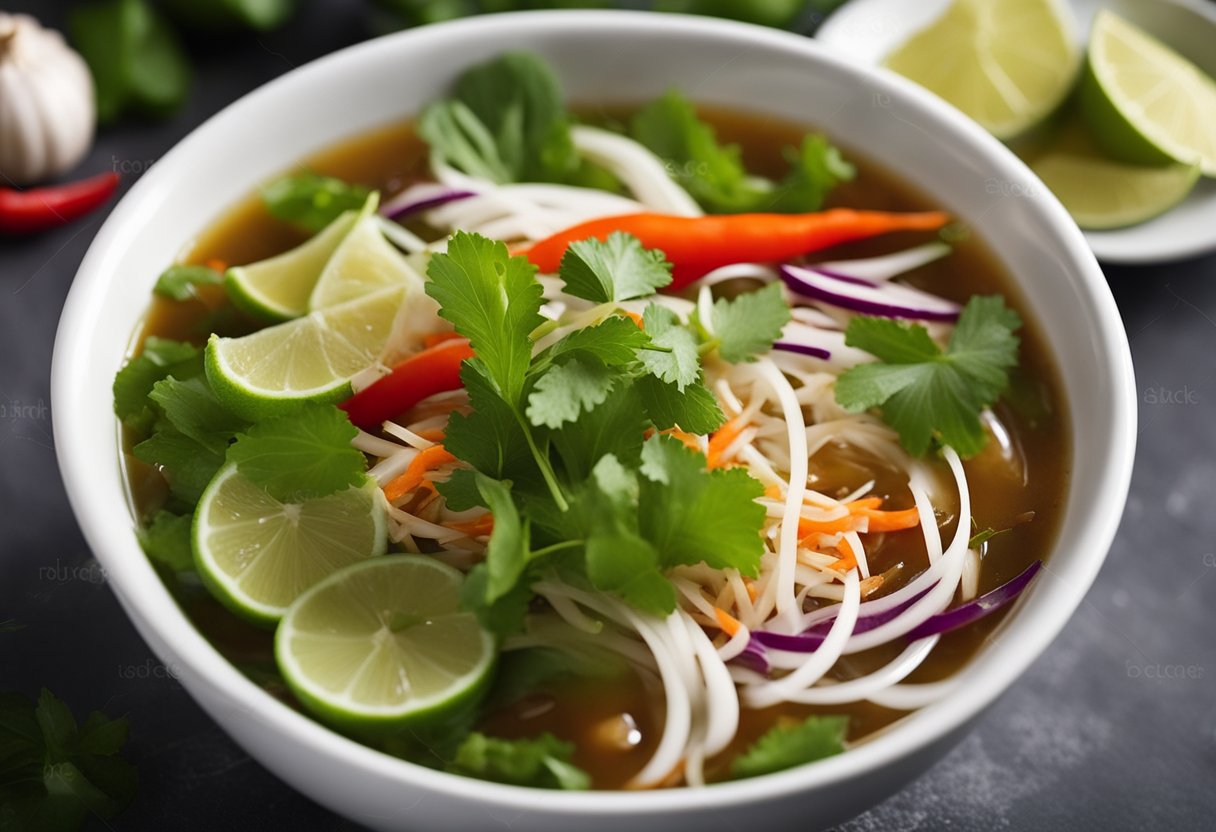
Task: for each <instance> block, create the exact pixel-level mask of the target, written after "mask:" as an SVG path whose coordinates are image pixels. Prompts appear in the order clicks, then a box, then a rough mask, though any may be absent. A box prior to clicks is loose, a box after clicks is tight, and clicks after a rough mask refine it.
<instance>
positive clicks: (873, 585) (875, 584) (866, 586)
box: [860, 575, 885, 598]
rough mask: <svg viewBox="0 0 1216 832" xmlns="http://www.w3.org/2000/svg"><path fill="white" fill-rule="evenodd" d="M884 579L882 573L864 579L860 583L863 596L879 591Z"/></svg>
mask: <svg viewBox="0 0 1216 832" xmlns="http://www.w3.org/2000/svg"><path fill="white" fill-rule="evenodd" d="M884 580H885V579H884V578H883V576H882V575H871V576H870V577H868V578H866V579H865V580H863V581H862V582H861V584H860V587H861V597H862V598H865V597H866V596H867V595H871V594H872V593H874V592H877V591H878V590H879V589H881V588H882V585H883V582H884Z"/></svg>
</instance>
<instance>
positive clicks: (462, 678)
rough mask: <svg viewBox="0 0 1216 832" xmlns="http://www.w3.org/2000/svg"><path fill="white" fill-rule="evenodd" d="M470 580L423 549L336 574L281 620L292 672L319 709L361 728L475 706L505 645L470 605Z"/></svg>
mask: <svg viewBox="0 0 1216 832" xmlns="http://www.w3.org/2000/svg"><path fill="white" fill-rule="evenodd" d="M462 582H463V578H462V576H461V574H460V572H458V571H457V570H455V569H453V568H452V567H450V566H448V565H447V564H445V563H442V562H440V561H438V560H435V559H434V558H429V557H425V556H420V555H400V556H398V555H389V556H386V557H382V558H375V559H374V560H369V561H365V562H363V563H358V564H355V565H354V566H350V567H347V568H346V569H343V570H342V571H341V572H337V573H335V574H334V575H331V576H330V577H329V578H327V579H325V580H324V581H322V582H320V583H319V584H317V585H316V586H314V587H313V588H312V589H310V590H308V591H307V592H305V593H304V594H303V595H301V596H300V598H299V599H298V600H297V601H296V602H295V604H293V605H292V606H291V608H290V609H289V610H288V611H287V614H286V615H285V616H284V617H283V620H282V622H281V623H280V624H279V629H278V632H277V633H276V634H275V656H276V658H277V659H278V663H279V670H280V672H282V674H283V678H284V679H286V680H287V684H288V686H289V687H291V689H292V691H293V692H294V693H295V694H296V696H297V697H298V698H299V699H300V701H301V702H303V703H304V705H305V706H306V707H307V708H308V709H309V710H310V711H312V712H313V713H315V714H316V715H317V716H318V717H319V718H321V719H322V720H324V721H326V722H329V723H331V724H334V725H336V726H338V727H340V728H344V729H347V730H351V731H364V730H373V731H378V730H383V729H384V728H387V727H404V726H417V725H422V724H426V723H434V722H437V721H440V720H442V719H443V717H445V716H447V715H450V714H452V713H454V712H458V711H461V710H463V709H465V708H468V707H471V706H472V705H474V704H475V703H476V701H477V699H479V698H480V696H481V694H482V693H483V692H484V690H485V685H486V682H487V681H488V678H489V673H490V669H491V667H492V665H493V663H494V657H495V654H496V650H495V644H494V639H493V638H492V637H491V636H490V634H489V633H487V632H486V631H485V630H483V629H482V628H481V626H480V625H479V624H478V623H477V618H476V616H475V615H474V614H473V613H471V612H465V611H463V610H462V609H461V608H460V587H461V584H462Z"/></svg>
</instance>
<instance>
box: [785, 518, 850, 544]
mask: <svg viewBox="0 0 1216 832" xmlns="http://www.w3.org/2000/svg"><path fill="white" fill-rule="evenodd" d="M856 530H857V518H856V517H854V516H853V515H852V514H846V515H845V516H844V517H837V518H836V519H835V520H808V519H807V518H805V517H801V518H799V519H798V539H799V540H805V539H806V538H808V537H810V536H811V535H813V534H841V533H842V532H852V531H856Z"/></svg>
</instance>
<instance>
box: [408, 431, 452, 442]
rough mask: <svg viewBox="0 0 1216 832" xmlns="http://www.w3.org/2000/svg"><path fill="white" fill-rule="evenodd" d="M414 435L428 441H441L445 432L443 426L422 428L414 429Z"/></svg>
mask: <svg viewBox="0 0 1216 832" xmlns="http://www.w3.org/2000/svg"><path fill="white" fill-rule="evenodd" d="M414 435H415V436H417V437H419V438H421V439H425V440H426V441H428V442H442V441H443V437H444V435H445V433H444V429H443V428H424V429H423V430H416V431H414Z"/></svg>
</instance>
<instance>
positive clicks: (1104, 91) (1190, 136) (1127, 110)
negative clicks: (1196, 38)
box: [1080, 11, 1216, 176]
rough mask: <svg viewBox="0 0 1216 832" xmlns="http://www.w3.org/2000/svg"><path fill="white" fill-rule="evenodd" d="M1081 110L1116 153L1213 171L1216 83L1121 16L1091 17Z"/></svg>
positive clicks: (1141, 160)
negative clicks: (1179, 163)
mask: <svg viewBox="0 0 1216 832" xmlns="http://www.w3.org/2000/svg"><path fill="white" fill-rule="evenodd" d="M1080 103H1081V113H1082V115H1084V117H1085V120H1086V121H1087V122H1088V123H1089V126H1090V129H1091V131H1092V132H1093V134H1094V136H1095V137H1096V138H1097V139H1098V141H1099V142H1100V143H1101V144H1102V146H1103V148H1105V149H1106V151H1107V152H1108V153H1110V154H1111V155H1113V156H1115V157H1117V158H1119V159H1122V160H1124V161H1127V162H1138V163H1141V164H1157V165H1160V164H1165V163H1169V162H1181V163H1182V164H1184V165H1198V166H1199V167H1200V169H1201V170H1202V171H1203V173H1204V175H1205V176H1216V81H1213V80H1212V78H1211V77H1210V76H1208V75H1206V74H1205V73H1204V72H1203V71H1202V70H1201V69H1199V67H1197V66H1195V65H1194V64H1193V63H1191V62H1190V61H1188V60H1187V59H1186V58H1184V57H1182V56H1181V55H1179V54H1178V53H1177V52H1175V51H1174V50H1172V49H1170V48H1169V47H1168V46H1166V45H1165V44H1163V43H1161V41H1159V40H1157V39H1156V38H1154V37H1152V36H1150V35H1148V34H1146V33H1145V32H1143V31H1141V30H1140V29H1138V28H1136V27H1135V26H1133V25H1132V24H1130V23H1128V22H1127V21H1126V20H1124V19H1122V18H1121V17H1119V16H1117V15H1115V14H1112V13H1111V12H1108V11H1100V12H1098V14H1097V16H1096V17H1095V18H1094V28H1093V34H1092V35H1091V36H1090V41H1089V60H1088V62H1087V65H1086V69H1085V75H1084V77H1083V79H1082V81H1081V91H1080Z"/></svg>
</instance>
